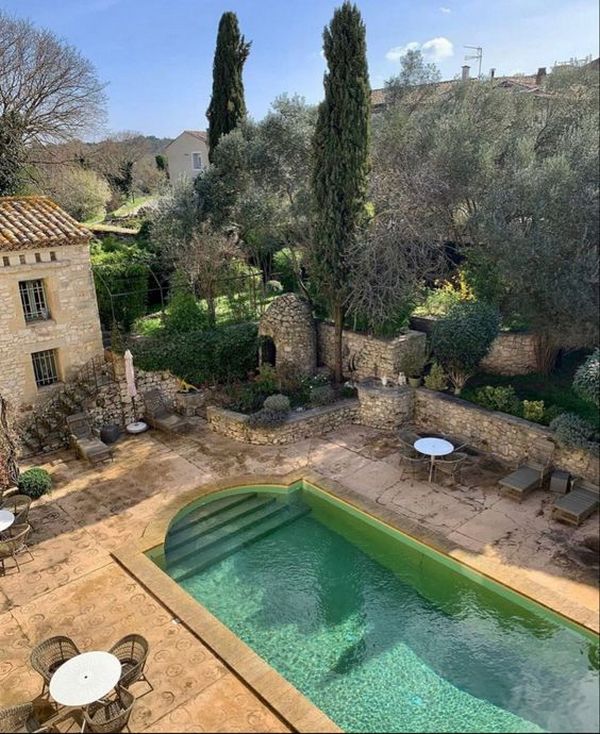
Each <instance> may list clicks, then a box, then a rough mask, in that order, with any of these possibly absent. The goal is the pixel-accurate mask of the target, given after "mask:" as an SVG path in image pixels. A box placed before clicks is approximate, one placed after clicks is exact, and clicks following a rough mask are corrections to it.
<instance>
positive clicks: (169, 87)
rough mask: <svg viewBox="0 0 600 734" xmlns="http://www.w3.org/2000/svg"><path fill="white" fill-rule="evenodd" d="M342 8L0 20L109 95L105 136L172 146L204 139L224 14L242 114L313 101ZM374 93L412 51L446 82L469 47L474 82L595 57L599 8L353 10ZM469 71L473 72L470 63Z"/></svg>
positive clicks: (140, 9) (135, 4) (554, 1)
mask: <svg viewBox="0 0 600 734" xmlns="http://www.w3.org/2000/svg"><path fill="white" fill-rule="evenodd" d="M339 4H340V0H337V1H336V0H230V1H229V2H225V1H224V0H2V3H1V5H2V9H3V10H6V11H8V12H9V13H12V14H14V15H17V16H19V17H28V18H30V19H31V20H32V21H34V22H35V23H36V24H38V25H40V26H45V27H47V28H50V29H52V30H53V31H54V32H55V33H57V34H58V35H59V36H61V37H62V38H64V39H66V40H67V41H69V42H70V43H72V44H73V45H75V46H77V47H78V48H79V50H80V51H81V52H82V53H83V54H84V55H85V56H87V57H88V58H89V59H90V60H91V61H92V62H93V63H94V64H95V65H96V68H97V69H98V73H99V76H100V78H101V79H102V80H103V81H105V82H107V83H108V87H107V94H108V98H109V106H108V113H109V115H108V126H107V127H108V129H109V130H111V131H117V130H139V131H141V132H143V133H145V134H154V135H158V136H169V137H173V136H175V135H177V134H178V133H179V132H180V131H181V130H183V129H185V128H190V129H203V128H204V127H205V126H206V119H205V117H204V112H205V110H206V108H207V106H208V101H209V95H210V89H211V69H212V57H213V53H214V45H215V38H216V30H217V25H218V21H219V17H220V16H221V13H223V12H224V11H226V10H233V11H235V12H236V13H237V14H238V17H239V20H240V25H241V28H242V32H243V33H244V34H245V35H246V38H248V39H250V40H252V50H251V53H250V57H249V59H248V61H247V63H246V67H245V73H244V81H245V86H246V102H247V105H248V108H249V111H250V114H251V115H252V116H254V117H256V118H260V117H262V116H263V115H264V114H265V112H266V111H267V109H268V107H269V104H270V102H271V101H272V100H273V99H274V98H275V97H276V96H277V95H278V94H280V93H282V92H288V93H290V94H292V93H294V92H296V93H298V94H301V95H303V96H304V97H306V99H307V100H308V101H310V102H318V101H319V100H320V98H321V95H322V76H323V70H324V61H323V59H322V58H321V55H320V49H321V34H322V30H323V26H324V25H325V24H326V23H327V22H328V20H329V19H330V17H331V14H332V12H333V9H334V8H335V7H336V6H337V5H339ZM358 5H359V7H360V9H361V11H362V14H363V18H364V20H365V23H366V26H367V44H368V58H369V69H370V74H371V85H372V86H373V87H378V86H382V85H383V81H384V79H387V78H388V77H389V76H391V75H393V74H394V72H395V71H396V70H397V68H398V64H399V61H398V58H399V56H400V54H401V53H402V50H403V49H405V48H406V46H407V45H408V44H413V47H414V44H419V45H420V46H421V47H423V49H424V52H425V53H426V54H427V56H428V58H430V59H431V60H434V61H436V63H437V64H438V65H439V67H440V69H441V71H442V75H443V77H444V78H452V77H453V76H454V75H455V74H457V73H459V71H460V67H461V65H462V64H463V63H465V62H464V60H463V59H464V54H465V53H468V52H467V51H466V50H465V49H464V48H463V46H464V45H466V44H470V45H475V46H482V47H483V70H484V71H486V72H487V71H488V70H489V68H490V67H495V68H496V69H497V73H498V74H512V73H515V72H526V73H533V72H535V71H536V69H537V68H538V67H539V66H548V67H550V66H552V64H553V63H554V62H555V61H557V60H558V61H561V60H567V59H569V58H570V57H573V56H576V57H583V56H586V55H588V54H592V55H593V56H594V57H595V56H597V55H598V3H597V0H562V1H559V0H454V1H453V0H362V1H361V2H359V3H358ZM471 63H474V62H471Z"/></svg>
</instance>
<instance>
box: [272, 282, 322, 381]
mask: <svg viewBox="0 0 600 734" xmlns="http://www.w3.org/2000/svg"><path fill="white" fill-rule="evenodd" d="M258 334H259V336H261V337H269V338H270V339H272V340H273V344H274V345H275V357H274V361H275V367H277V366H279V365H281V364H282V363H283V362H290V363H291V364H293V365H294V366H295V367H296V369H297V370H298V371H299V372H302V373H304V374H307V375H312V374H313V373H314V372H315V370H316V366H317V332H316V327H315V320H314V318H313V314H312V309H311V307H310V304H309V303H308V302H307V301H306V300H305V299H304V298H301V297H300V296H299V295H297V294H296V293H284V294H283V295H282V296H279V297H278V298H276V299H275V300H274V301H272V302H271V303H270V304H269V306H268V308H267V310H266V311H265V312H264V314H263V315H262V317H261V319H260V323H259V326H258ZM268 361H271V360H268ZM261 363H262V351H261Z"/></svg>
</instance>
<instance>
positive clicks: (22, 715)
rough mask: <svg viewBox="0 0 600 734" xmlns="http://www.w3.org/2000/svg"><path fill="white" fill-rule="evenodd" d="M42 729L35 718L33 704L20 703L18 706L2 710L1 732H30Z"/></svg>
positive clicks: (0, 712)
mask: <svg viewBox="0 0 600 734" xmlns="http://www.w3.org/2000/svg"><path fill="white" fill-rule="evenodd" d="M39 728H40V725H39V723H38V721H37V720H36V719H35V718H34V717H33V704H31V703H20V704H18V705H17V706H10V707H9V708H5V709H0V731H5V732H21V731H22V732H29V731H36V730H37V729H39Z"/></svg>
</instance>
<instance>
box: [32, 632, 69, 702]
mask: <svg viewBox="0 0 600 734" xmlns="http://www.w3.org/2000/svg"><path fill="white" fill-rule="evenodd" d="M79 654H80V653H79V649H78V647H77V645H76V644H75V643H74V642H73V640H72V639H71V638H70V637H65V636H64V635H57V636H56V637H50V639H48V640H44V642H40V644H39V645H37V646H36V647H34V648H33V650H32V651H31V657H30V661H31V665H32V667H33V669H34V670H36V671H37V672H38V673H39V674H40V675H41V676H42V678H43V680H44V684H43V686H42V695H43V694H44V691H45V690H46V686H47V685H49V684H50V678H52V676H53V675H54V673H56V671H57V670H58V669H59V668H60V666H61V665H62V664H63V663H65V662H66V661H67V660H70V659H71V658H74V657H75V656H76V655H79Z"/></svg>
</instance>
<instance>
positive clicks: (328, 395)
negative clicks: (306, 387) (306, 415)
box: [310, 385, 336, 406]
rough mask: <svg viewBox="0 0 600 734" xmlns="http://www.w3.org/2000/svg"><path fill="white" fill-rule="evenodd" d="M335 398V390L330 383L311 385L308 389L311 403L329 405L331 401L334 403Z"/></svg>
mask: <svg viewBox="0 0 600 734" xmlns="http://www.w3.org/2000/svg"><path fill="white" fill-rule="evenodd" d="M335 400H336V394H335V390H334V389H333V388H332V387H331V385H317V386H316V387H312V388H311V390H310V402H311V405H314V406H320V405H331V403H335Z"/></svg>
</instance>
